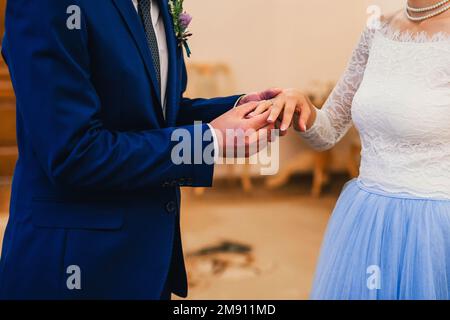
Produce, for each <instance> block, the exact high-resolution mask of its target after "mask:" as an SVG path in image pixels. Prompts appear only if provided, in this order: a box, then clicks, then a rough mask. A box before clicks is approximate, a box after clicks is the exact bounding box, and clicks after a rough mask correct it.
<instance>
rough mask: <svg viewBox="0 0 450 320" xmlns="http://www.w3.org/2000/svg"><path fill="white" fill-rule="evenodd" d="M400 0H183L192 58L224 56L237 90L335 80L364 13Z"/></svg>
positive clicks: (390, 6) (396, 5)
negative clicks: (189, 21)
mask: <svg viewBox="0 0 450 320" xmlns="http://www.w3.org/2000/svg"><path fill="white" fill-rule="evenodd" d="M402 3H403V0H373V1H368V0H339V1H336V0H313V1H311V0H186V1H185V6H186V9H187V10H188V11H189V12H190V13H191V14H192V15H193V16H194V21H193V24H192V27H191V30H192V31H193V32H194V36H193V38H192V39H191V46H192V50H193V56H192V58H191V61H193V62H218V61H220V62H226V63H228V64H230V65H231V67H232V68H233V71H234V72H235V74H236V82H237V86H236V89H237V90H239V91H242V92H246V91H249V90H255V89H259V88H265V87H268V86H280V87H301V88H304V87H307V86H309V85H310V84H311V82H312V81H315V80H319V81H329V80H337V79H338V78H339V75H340V74H341V72H342V70H343V68H344V67H345V65H346V62H347V59H348V58H349V55H350V53H351V51H352V49H353V47H354V46H355V42H356V41H357V40H358V38H359V35H360V32H361V30H362V29H363V28H364V26H365V22H366V19H367V13H366V9H367V7H368V5H371V4H378V5H380V6H381V7H382V9H383V12H390V11H392V10H395V9H397V8H400V7H401V6H402Z"/></svg>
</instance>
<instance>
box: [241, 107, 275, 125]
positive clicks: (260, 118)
mask: <svg viewBox="0 0 450 320" xmlns="http://www.w3.org/2000/svg"><path fill="white" fill-rule="evenodd" d="M269 114H270V110H267V111H266V112H264V113H262V114H260V115H257V116H255V117H253V118H250V119H245V120H244V121H245V124H244V127H245V128H246V129H253V130H259V129H261V128H263V127H265V126H266V125H267V118H268V117H269Z"/></svg>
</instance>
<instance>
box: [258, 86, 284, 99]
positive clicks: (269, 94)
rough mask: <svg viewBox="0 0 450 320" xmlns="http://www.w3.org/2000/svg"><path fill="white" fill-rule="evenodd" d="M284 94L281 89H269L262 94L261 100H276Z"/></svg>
mask: <svg viewBox="0 0 450 320" xmlns="http://www.w3.org/2000/svg"><path fill="white" fill-rule="evenodd" d="M282 92H283V89H280V88H271V89H267V90H265V91H263V92H261V99H262V100H270V99H273V98H275V97H276V96H278V95H279V94H280V93H282Z"/></svg>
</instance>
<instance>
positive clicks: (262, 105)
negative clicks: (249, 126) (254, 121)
mask: <svg viewBox="0 0 450 320" xmlns="http://www.w3.org/2000/svg"><path fill="white" fill-rule="evenodd" d="M272 105H273V102H272V101H261V102H260V103H259V104H258V106H257V107H256V109H255V110H254V111H252V112H250V113H249V114H248V116H249V117H254V116H257V115H260V114H261V113H264V112H266V111H267V110H268V109H269V108H270V107H272Z"/></svg>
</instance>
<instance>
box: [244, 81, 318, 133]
mask: <svg viewBox="0 0 450 320" xmlns="http://www.w3.org/2000/svg"><path fill="white" fill-rule="evenodd" d="M269 109H270V110H271V113H270V116H269V118H268V119H267V121H269V122H270V123H276V122H278V123H279V129H280V130H281V134H282V135H283V134H286V132H287V130H288V129H289V127H290V126H291V125H294V128H295V130H297V131H300V132H306V131H307V130H308V129H309V128H311V127H312V125H313V124H314V121H315V120H316V108H315V107H314V105H313V104H312V102H311V100H310V99H309V98H308V96H306V95H304V94H303V93H301V92H300V91H299V90H296V89H286V90H283V91H282V92H281V93H280V94H279V95H278V96H277V97H275V98H273V99H271V100H267V101H263V102H261V103H260V104H259V105H258V107H257V108H256V109H255V110H254V111H253V112H252V113H250V114H249V116H250V117H254V116H257V115H259V114H261V113H264V112H266V111H267V110H269ZM277 127H278V126H277Z"/></svg>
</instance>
